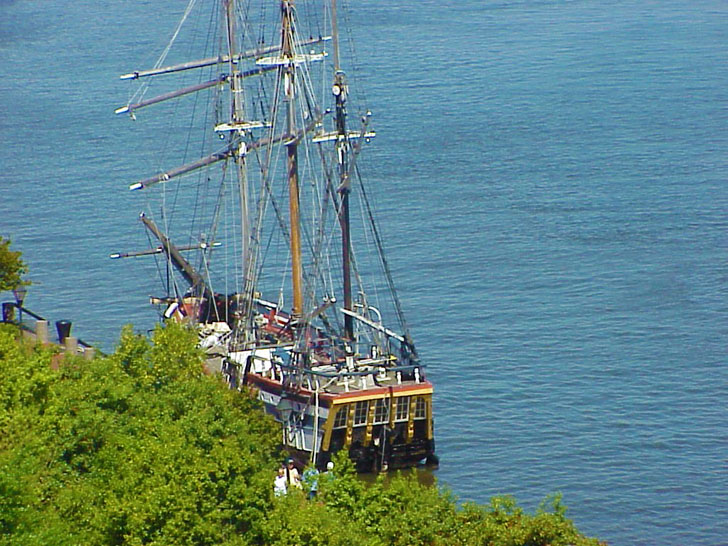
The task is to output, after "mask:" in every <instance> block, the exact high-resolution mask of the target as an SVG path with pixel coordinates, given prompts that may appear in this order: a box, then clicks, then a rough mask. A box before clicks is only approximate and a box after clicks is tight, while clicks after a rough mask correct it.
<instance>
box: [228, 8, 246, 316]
mask: <svg viewBox="0 0 728 546" xmlns="http://www.w3.org/2000/svg"><path fill="white" fill-rule="evenodd" d="M223 3H224V5H225V19H226V24H227V25H226V26H227V43H228V57H229V59H230V61H229V66H230V74H231V77H230V79H229V80H230V91H231V95H232V99H231V110H232V111H231V117H232V125H233V126H235V125H236V124H240V125H242V123H243V122H244V120H245V111H244V103H243V85H242V83H243V82H242V74H241V73H240V69H239V67H238V62H237V61H236V59H237V58H238V48H237V39H236V34H235V33H236V29H235V0H223ZM230 136H231V138H233V134H231V135H230ZM235 136H236V137H237V138H238V140H239V141H240V143H239V149H238V150H237V153H234V154H233V157H234V161H235V165H236V169H237V175H238V186H239V192H240V224H241V225H240V230H241V239H242V253H243V254H242V258H243V261H242V263H243V271H247V267H246V265H247V263H248V260H250V250H249V237H250V224H249V222H250V220H249V218H248V178H247V169H246V165H245V144H244V141H243V130H242V129H239V130H237V131H236V132H235ZM246 330H247V329H246Z"/></svg>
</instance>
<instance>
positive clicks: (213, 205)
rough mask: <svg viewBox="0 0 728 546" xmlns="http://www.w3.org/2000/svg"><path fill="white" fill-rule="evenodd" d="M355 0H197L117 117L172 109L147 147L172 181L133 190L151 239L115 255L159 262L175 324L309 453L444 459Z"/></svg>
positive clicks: (399, 461)
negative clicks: (379, 145) (381, 223)
mask: <svg viewBox="0 0 728 546" xmlns="http://www.w3.org/2000/svg"><path fill="white" fill-rule="evenodd" d="M338 4H339V5H337V0H327V1H323V0H321V1H319V0H298V1H297V2H296V1H294V0H262V1H261V2H259V3H258V4H257V5H256V3H255V2H253V1H246V2H236V1H235V0H214V1H212V0H190V2H189V4H188V5H187V7H186V8H185V10H184V12H183V13H182V16H181V21H180V23H179V24H178V25H177V27H176V28H175V29H174V30H173V32H172V33H171V39H170V41H169V43H168V44H167V47H165V48H164V50H163V52H162V54H161V55H160V57H159V59H158V60H157V62H156V63H155V64H154V65H153V66H152V67H151V68H147V69H144V70H136V71H133V72H130V73H127V74H124V75H122V76H121V78H122V79H123V80H129V81H130V82H131V83H132V84H134V85H135V87H134V88H133V89H131V90H130V96H129V100H128V101H127V103H126V104H125V105H124V106H121V107H120V108H118V109H117V110H116V113H117V114H126V115H128V116H129V117H131V119H132V120H136V119H137V118H138V117H139V118H141V113H142V112H141V111H144V114H146V113H147V111H146V109H147V108H148V107H151V106H153V105H154V106H155V107H156V108H157V109H160V110H161V112H160V113H159V115H160V116H161V121H154V122H152V127H153V130H154V132H155V133H156V134H157V135H158V140H159V141H160V144H161V146H162V148H163V149H164V150H165V151H164V152H163V153H159V154H156V155H151V154H149V153H148V152H147V150H146V149H143V150H140V154H142V155H144V154H146V155H145V157H146V158H147V162H149V163H151V164H152V165H153V169H155V170H154V171H153V172H155V173H156V174H154V175H153V176H151V177H148V178H144V179H141V180H138V181H136V182H134V183H133V184H131V185H130V189H131V190H133V191H135V192H137V193H138V194H141V197H140V203H143V208H144V212H142V213H141V214H140V216H139V218H140V221H141V223H142V224H143V226H144V231H145V232H146V233H147V235H148V238H149V241H150V243H151V245H150V248H149V249H148V250H141V251H136V252H127V253H118V254H114V255H112V257H113V258H121V257H131V256H152V257H154V258H156V260H157V270H158V272H159V276H160V279H161V281H162V288H161V289H160V290H164V292H163V293H162V292H160V294H159V295H156V296H154V297H151V298H150V299H151V302H152V303H153V304H155V305H157V306H158V308H159V312H160V316H161V317H163V319H165V320H176V321H182V322H186V323H189V324H190V325H191V327H194V328H196V329H197V331H198V333H199V339H200V346H201V347H202V348H204V350H205V351H206V353H207V366H208V368H210V370H212V371H215V372H219V373H221V374H222V375H223V376H224V377H225V379H226V381H227V382H228V383H229V385H230V386H231V388H237V389H243V388H246V387H247V388H251V389H253V390H254V391H255V392H257V396H258V397H259V398H260V400H261V402H262V403H263V406H264V408H265V411H266V412H267V413H269V414H270V415H272V416H273V417H274V419H275V420H276V421H278V422H279V423H281V429H282V442H283V444H284V445H285V447H286V448H287V449H288V450H290V451H291V453H292V454H293V455H294V456H295V457H296V458H297V459H298V461H299V463H301V464H304V463H307V462H311V463H312V464H314V465H316V466H317V467H319V468H321V467H324V466H325V465H326V464H327V462H328V461H329V460H330V458H331V456H332V454H333V453H335V452H337V451H340V450H346V451H348V453H349V456H350V457H351V459H352V460H353V461H354V462H355V464H356V466H357V469H358V470H360V471H373V470H375V471H376V470H383V469H388V468H389V469H391V468H402V467H408V466H413V465H416V464H421V463H424V464H430V465H436V464H437V462H438V460H437V456H436V455H435V438H434V427H433V412H432V395H433V386H432V384H431V383H430V381H428V379H427V376H426V373H425V366H424V365H423V364H422V362H421V361H420V359H419V357H418V354H417V350H416V349H415V344H414V341H413V339H412V337H411V335H410V332H409V330H408V327H407V323H406V322H405V317H404V313H403V310H402V305H401V304H400V301H399V299H398V297H397V293H396V291H395V285H394V280H393V277H392V274H391V270H390V266H389V262H388V261H387V259H386V258H385V254H384V251H383V250H384V249H383V238H382V231H381V229H380V228H378V226H377V223H376V221H375V214H374V202H373V200H374V192H372V191H370V190H369V189H368V188H369V185H368V184H367V181H368V178H367V177H366V176H365V170H366V167H367V161H368V160H367V159H366V157H367V155H368V154H365V151H367V149H368V148H369V147H370V143H371V142H372V140H373V139H374V137H375V136H376V133H375V132H374V130H373V129H372V127H371V125H372V124H371V120H372V114H371V111H369V110H368V109H367V107H366V105H365V104H364V103H363V100H361V93H360V92H359V91H358V88H357V87H356V85H355V82H356V77H355V76H356V72H355V71H353V70H352V71H351V72H349V71H345V67H346V66H347V63H348V66H351V64H352V60H356V59H357V58H358V56H357V55H356V52H355V50H354V48H353V40H352V39H351V36H352V33H351V31H346V30H344V27H343V25H341V24H340V23H341V21H348V20H353V17H352V14H349V13H348V12H346V11H345V6H343V5H342V4H343V3H342V2H341V1H339V2H338ZM150 15H151V14H150ZM342 36H344V37H346V39H342V38H341V37H342ZM193 50H194V51H196V52H201V53H198V54H199V58H197V59H192V60H190V59H189V58H187V57H185V56H184V55H182V56H180V57H175V55H178V54H179V52H180V51H181V52H183V53H184V54H188V53H189V52H190V51H193ZM152 89H153V91H152ZM152 119H156V118H152ZM145 121H146V120H145ZM136 123H143V122H142V121H137V122H136ZM143 146H144V147H145V148H146V145H143ZM177 153H178V154H179V157H177V158H173V156H174V155H175V154H177ZM150 158H151V159H150ZM168 158H169V159H168ZM172 159H176V161H178V162H177V163H174V162H172ZM369 165H371V163H369ZM373 170H374V171H375V172H379V171H378V170H377V169H376V168H375V169H373ZM377 182H378V184H379V185H380V186H382V185H387V186H389V188H390V189H391V188H393V187H394V185H395V184H396V181H395V180H387V179H386V177H385V176H384V175H381V174H378V179H377Z"/></svg>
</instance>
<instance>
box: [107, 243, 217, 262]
mask: <svg viewBox="0 0 728 546" xmlns="http://www.w3.org/2000/svg"><path fill="white" fill-rule="evenodd" d="M221 245H222V243H200V244H197V245H190V246H178V247H177V250H179V251H180V252H185V251H187V250H204V249H207V248H214V247H218V246H221ZM162 252H164V248H163V247H161V246H158V247H157V248H152V249H149V250H141V251H139V252H115V253H114V254H109V258H111V259H112V260H118V259H119V258H138V257H139V256H152V255H154V254H162Z"/></svg>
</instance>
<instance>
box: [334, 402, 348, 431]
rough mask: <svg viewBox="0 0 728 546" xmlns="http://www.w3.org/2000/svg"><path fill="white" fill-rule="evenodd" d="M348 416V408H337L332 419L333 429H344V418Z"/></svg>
mask: <svg viewBox="0 0 728 546" xmlns="http://www.w3.org/2000/svg"><path fill="white" fill-rule="evenodd" d="M348 416H349V408H348V406H339V409H338V410H336V418H335V419H334V428H346V418H347V417H348Z"/></svg>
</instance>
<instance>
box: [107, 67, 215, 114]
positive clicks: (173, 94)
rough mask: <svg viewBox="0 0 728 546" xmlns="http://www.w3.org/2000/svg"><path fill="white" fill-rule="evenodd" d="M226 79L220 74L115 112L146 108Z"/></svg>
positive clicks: (123, 112) (120, 112)
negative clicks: (217, 76)
mask: <svg viewBox="0 0 728 546" xmlns="http://www.w3.org/2000/svg"><path fill="white" fill-rule="evenodd" d="M226 80H227V76H220V77H219V78H215V79H214V80H209V81H206V82H203V83H199V84H197V85H192V86H190V87H185V88H183V89H178V90H176V91H170V92H169V93H164V94H163V95H157V96H156V97H152V98H151V99H146V100H143V101H140V102H135V103H134V104H127V105H126V106H122V107H120V108H117V109H116V110H114V113H115V114H125V113H127V112H133V111H134V110H138V109H139V108H144V107H145V106H151V105H152V104H157V103H158V102H162V101H165V100H169V99H173V98H176V97H181V96H183V95H188V94H190V93H195V92H197V91H202V90H203V89H207V88H208V87H214V86H216V85H219V84H221V83H223V82H224V81H226Z"/></svg>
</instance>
